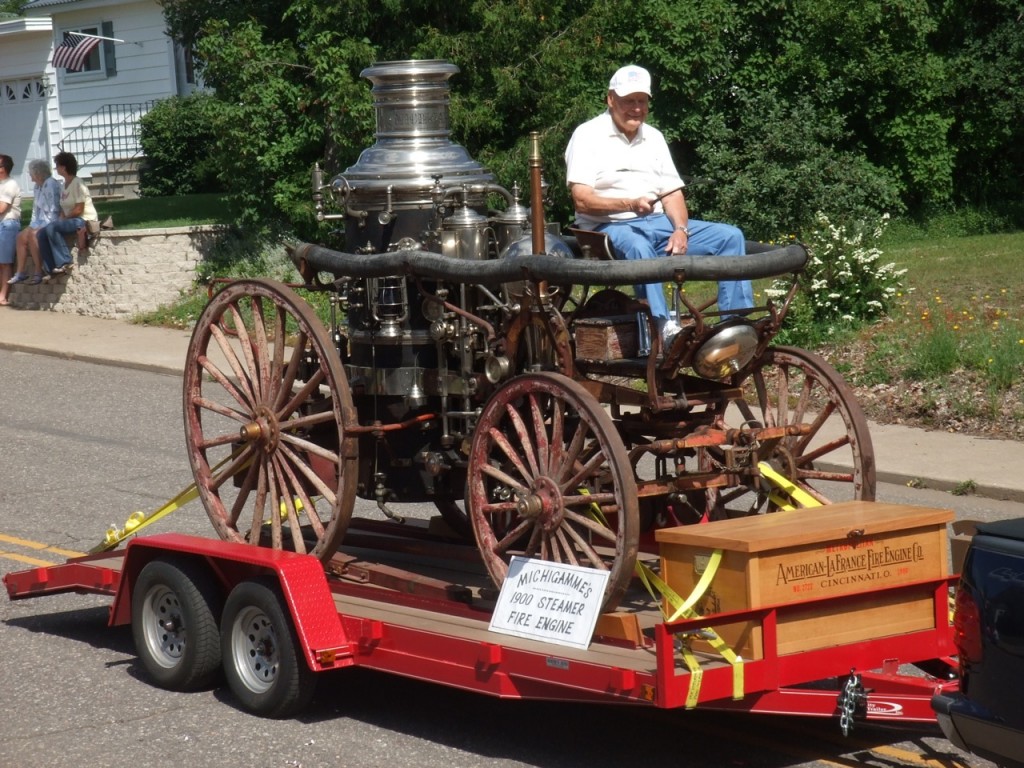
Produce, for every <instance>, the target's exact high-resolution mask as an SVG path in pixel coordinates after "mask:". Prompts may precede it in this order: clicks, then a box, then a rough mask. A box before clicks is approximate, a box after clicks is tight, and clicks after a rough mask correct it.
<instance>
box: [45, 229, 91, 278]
mask: <svg viewBox="0 0 1024 768" xmlns="http://www.w3.org/2000/svg"><path fill="white" fill-rule="evenodd" d="M84 226H85V221H84V220H83V219H80V218H78V217H77V216H76V217H75V218H73V219H57V220H56V221H51V222H50V223H49V224H47V225H46V227H45V231H46V239H47V240H48V241H49V243H50V253H49V254H45V253H42V252H41V253H40V256H42V257H43V262H44V263H45V264H46V269H47V271H48V272H52V271H53V270H55V269H57V268H58V267H66V266H67V265H68V264H70V263H71V249H70V248H68V244H67V241H66V240H64V235H73V234H75V232H77V231H78V230H79V229H80V228H81V227H84Z"/></svg>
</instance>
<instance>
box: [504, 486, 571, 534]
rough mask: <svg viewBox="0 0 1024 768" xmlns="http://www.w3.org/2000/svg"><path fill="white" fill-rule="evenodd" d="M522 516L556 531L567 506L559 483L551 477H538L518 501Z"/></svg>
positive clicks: (517, 504)
mask: <svg viewBox="0 0 1024 768" xmlns="http://www.w3.org/2000/svg"><path fill="white" fill-rule="evenodd" d="M516 508H517V511H518V512H519V515H520V516H521V517H524V518H527V519H531V520H536V521H537V524H538V525H540V527H541V528H543V529H544V530H545V531H554V530H557V529H558V527H559V526H560V525H561V524H562V519H563V518H564V517H565V508H564V504H563V503H562V493H561V491H560V490H559V488H558V485H557V484H556V483H555V481H554V480H552V479H551V478H549V477H543V476H542V477H538V478H536V479H535V480H534V482H533V487H532V488H531V489H530V493H529V494H527V495H526V496H523V497H521V498H520V499H519V501H518V502H517V503H516Z"/></svg>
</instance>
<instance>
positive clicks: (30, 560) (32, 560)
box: [0, 552, 56, 567]
mask: <svg viewBox="0 0 1024 768" xmlns="http://www.w3.org/2000/svg"><path fill="white" fill-rule="evenodd" d="M0 558H3V559H4V560H15V561H17V562H19V563H27V564H28V565H41V566H43V567H47V566H50V565H56V563H54V562H53V561H52V560H40V559H39V558H37V557H28V556H26V555H19V554H17V553H15V552H0Z"/></svg>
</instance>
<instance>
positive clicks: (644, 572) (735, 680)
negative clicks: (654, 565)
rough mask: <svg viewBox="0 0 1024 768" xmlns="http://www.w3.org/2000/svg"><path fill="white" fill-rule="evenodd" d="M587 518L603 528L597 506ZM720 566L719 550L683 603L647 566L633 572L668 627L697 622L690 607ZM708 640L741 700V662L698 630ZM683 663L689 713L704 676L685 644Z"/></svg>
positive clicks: (640, 565) (710, 634)
mask: <svg viewBox="0 0 1024 768" xmlns="http://www.w3.org/2000/svg"><path fill="white" fill-rule="evenodd" d="M580 493H581V494H583V495H587V494H588V493H589V492H588V491H587V489H586V488H581V489H580ZM590 510H591V515H592V516H593V518H594V519H595V520H596V521H597V522H599V523H601V525H603V526H605V527H606V528H608V527H610V526H609V525H608V520H607V519H606V518H605V516H604V513H603V512H601V508H600V507H599V506H598V505H597V504H591V505H590ZM721 562H722V550H720V549H716V550H715V551H714V552H713V553H712V555H711V558H710V560H709V561H708V565H707V567H706V568H705V569H704V574H703V575H702V576H701V577H700V581H698V582H697V586H696V587H694V588H693V592H691V593H690V596H689V597H688V598H686V600H683V598H681V597H680V596H679V594H678V593H677V592H676V591H675V590H674V589H672V587H670V586H669V585H668V584H666V583H665V581H664V580H663V579H662V578H661V577H660V576H658V574H656V573H655V572H654V571H652V570H651V568H650V566H648V565H646V564H645V563H643V562H642V561H640V560H637V561H636V564H635V566H634V570H635V571H636V574H637V576H639V577H640V580H641V581H642V582H643V584H644V587H645V588H646V589H647V592H648V593H649V594H650V595H651V597H652V598H654V601H655V602H656V603H657V604H658V606H659V607H660V608H661V614H662V617H663V618H664V619H665V621H666V623H669V624H671V623H672V622H673V621H678V620H679V619H681V618H687V619H696V618H700V616H699V615H698V614H697V612H696V611H694V610H693V606H694V605H696V604H697V602H698V601H699V600H700V599H701V598H702V597H703V596H704V593H705V592H707V589H708V587H709V586H711V581H712V580H713V579H714V578H715V573H716V571H717V570H718V565H719V563H721ZM655 591H657V592H658V593H660V594H661V596H662V597H664V598H665V601H666V602H668V603H669V605H671V606H672V608H673V609H674V613H673V614H672V615H671V616H667V615H666V613H665V609H664V607H663V606H662V603H661V600H660V599H659V598H658V595H657V594H655ZM702 631H703V632H704V633H705V634H706V635H707V636H708V643H709V644H710V645H711V647H712V648H714V649H715V650H716V651H718V653H719V654H720V655H721V656H722V658H723V659H725V660H726V661H727V662H729V664H730V665H731V666H732V697H733V699H734V700H736V701H738V700H740V699H742V698H743V694H744V688H743V659H741V658H740V657H739V656H737V655H736V653H735V651H733V649H732V648H730V647H729V646H728V644H727V643H726V642H725V641H724V640H722V638H721V637H719V636H718V633H717V632H715V631H714V630H713V629H711V628H710V627H708V628H705V629H703V630H702ZM682 654H683V661H684V662H685V663H686V667H687V669H688V670H689V671H690V687H689V690H688V691H687V693H686V708H687V709H693V708H694V707H696V706H697V702H698V700H699V699H700V686H701V682H702V680H703V678H704V672H703V670H702V669H701V667H700V662H698V661H697V657H696V656H694V655H693V651H691V650H690V647H689V645H687V644H686V642H684V643H683V648H682Z"/></svg>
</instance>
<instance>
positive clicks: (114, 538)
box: [89, 450, 302, 555]
mask: <svg viewBox="0 0 1024 768" xmlns="http://www.w3.org/2000/svg"><path fill="white" fill-rule="evenodd" d="M238 453H239V451H237V450H236V451H234V452H232V454H231V455H230V456H227V457H226V458H224V459H221V461H220V462H218V463H217V465H216V466H215V467H213V469H212V470H211V472H212V473H216V472H217V470H218V469H220V468H221V467H223V466H224V465H225V464H227V463H228V462H229V461H231V460H233V459H234V458H235V457H236V456H237V455H238ZM247 466H248V462H246V463H245V464H243V465H242V466H241V467H240V469H245V467H247ZM198 496H199V488H198V487H197V486H196V484H195V483H192V485H190V486H189V487H188V488H186V489H185V490H183V491H182V492H181V493H179V494H178V495H177V496H175V497H174V498H173V499H171V500H170V501H168V502H167V503H166V504H164V505H163V506H162V507H160V509H157V510H155V511H153V512H150V513H149V514H148V515H147V514H146V513H145V512H132V513H131V515H129V516H128V519H127V520H126V521H125V523H124V527H123V528H108V529H107V532H106V533H105V534H104V536H103V541H101V542H100V543H99V544H97V545H96V546H95V547H93V548H92V549H90V550H89V554H90V555H95V554H98V553H100V552H109V551H110V550H112V549H114V548H115V547H116V546H117V545H118V544H120V543H121V542H122V541H124V540H125V539H127V538H128V537H129V536H131V535H132V534H134V533H138V532H139V531H140V530H142V529H143V528H145V527H146V526H147V525H151V524H152V523H155V522H156V521H157V520H159V519H160V518H162V517H166V516H167V515H169V514H171V512H174V511H175V510H176V509H180V508H181V507H183V506H185V505H186V504H188V503H189V502H190V501H192V500H193V499H195V498H197V497H198ZM296 502H297V500H296ZM301 506H302V505H301V504H299V508H300V509H301ZM281 507H282V512H281V513H282V515H283V514H284V502H283V501H282V502H281Z"/></svg>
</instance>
